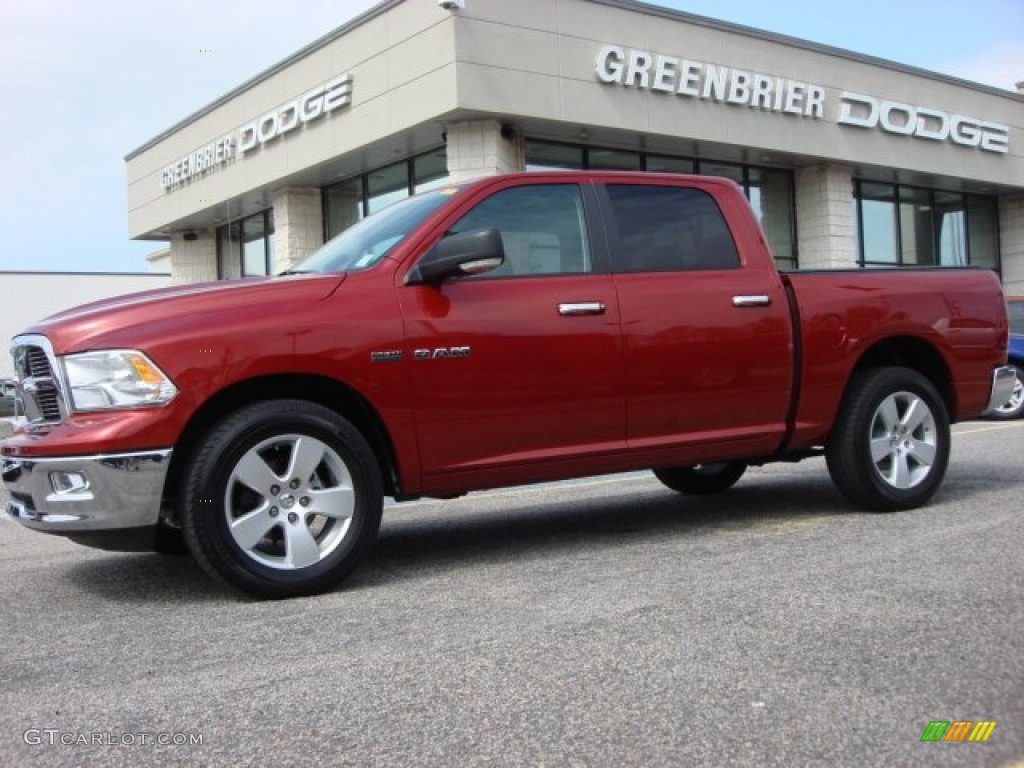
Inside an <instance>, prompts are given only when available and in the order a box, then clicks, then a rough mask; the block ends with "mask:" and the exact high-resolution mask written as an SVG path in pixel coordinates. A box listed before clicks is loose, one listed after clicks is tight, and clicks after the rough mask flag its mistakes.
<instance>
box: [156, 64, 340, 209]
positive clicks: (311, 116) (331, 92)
mask: <svg viewBox="0 0 1024 768" xmlns="http://www.w3.org/2000/svg"><path fill="white" fill-rule="evenodd" d="M351 103H352V75H341V76H340V77H336V78H334V79H333V80H331V81H329V82H327V83H325V84H324V85H321V86H318V87H316V88H314V89H312V90H311V91H308V92H307V93H305V94H303V95H302V96H300V97H298V98H296V99H292V100H291V101H289V102H287V103H286V104H282V105H281V106H280V107H278V108H277V109H273V110H271V111H270V112H267V114H265V115H263V116H262V117H260V118H259V119H257V120H253V121H252V122H249V123H246V124H245V125H243V126H242V127H241V128H240V129H239V130H238V134H237V135H234V134H229V135H227V136H222V137H221V138H219V139H217V140H215V141H212V142H210V143H209V144H207V145H206V146H204V147H200V148H199V149H197V150H195V151H194V152H190V153H189V154H187V155H185V157H182V158H179V159H178V160H177V161H175V162H174V163H172V164H171V165H168V166H167V167H166V168H164V169H163V170H162V171H161V172H160V186H161V187H163V189H164V191H165V192H170V191H171V190H172V189H174V188H175V187H177V186H179V185H181V184H184V183H185V182H188V181H190V180H192V179H194V178H196V177H198V176H202V175H203V174H205V173H207V172H208V171H212V170H216V169H219V168H221V167H223V166H225V165H227V164H228V163H231V162H233V161H235V160H236V159H241V158H243V157H245V154H246V153H247V152H252V151H254V150H257V149H260V148H261V147H262V146H263V145H264V144H266V143H267V142H269V141H273V140H274V139H277V138H281V137H283V136H286V135H287V134H288V133H290V132H291V131H294V130H295V129H297V128H302V127H303V126H305V125H307V124H308V123H311V122H313V121H314V120H317V119H319V118H321V117H323V116H324V115H328V114H330V113H331V112H333V111H335V110H337V109H340V108H342V107H347V106H349V105H350V104H351Z"/></svg>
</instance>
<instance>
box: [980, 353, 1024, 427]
mask: <svg viewBox="0 0 1024 768" xmlns="http://www.w3.org/2000/svg"><path fill="white" fill-rule="evenodd" d="M1013 370H1014V372H1015V373H1016V374H1017V380H1016V381H1014V382H1013V394H1011V395H1010V399H1009V400H1007V401H1006V402H1005V403H1003V404H1002V405H1000V406H999V407H998V408H996V409H995V410H993V411H992V412H991V413H989V414H988V418H990V419H995V420H996V421H1009V420H1010V419H1019V418H1020V417H1021V416H1022V415H1024V368H1021V367H1020V366H1019V365H1014V366H1013Z"/></svg>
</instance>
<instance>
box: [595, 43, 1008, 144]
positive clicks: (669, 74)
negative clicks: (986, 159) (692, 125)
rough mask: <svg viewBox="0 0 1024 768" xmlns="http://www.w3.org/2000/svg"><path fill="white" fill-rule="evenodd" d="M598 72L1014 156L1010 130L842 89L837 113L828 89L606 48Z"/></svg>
mask: <svg viewBox="0 0 1024 768" xmlns="http://www.w3.org/2000/svg"><path fill="white" fill-rule="evenodd" d="M594 69H595V71H596V73H597V78H598V79H599V80H600V81H601V82H602V83H606V84H608V85H622V86H624V87H627V88H637V89H640V90H649V91H654V92H658V93H664V94H672V95H675V96H679V97H683V98H688V99H697V100H702V101H715V102H721V103H724V104H729V105H732V106H737V107H750V108H753V109H758V110H761V111H763V112H777V113H780V114H788V115H798V116H800V117H806V118H810V119H812V120H824V119H828V117H829V115H831V116H832V119H833V120H834V121H835V122H836V123H838V124H840V125H850V126H854V127H857V128H865V129H873V130H880V131H884V132H885V133H892V134H896V135H900V136H910V137H913V138H916V139H926V140H929V141H940V142H943V141H948V142H951V143H953V144H956V145H958V146H961V147H973V148H977V149H981V150H984V151H986V152H998V153H1002V154H1005V153H1007V152H1009V150H1010V128H1009V126H1006V125H1002V124H1000V123H993V122H989V121H987V120H981V119H979V118H976V117H970V116H967V115H960V114H954V113H949V112H945V111H943V110H939V109H933V108H930V107H919V106H915V105H912V104H904V103H901V102H896V101H889V100H885V99H879V98H876V97H874V96H868V95H866V94H862V93H855V92H853V91H842V92H841V93H840V94H839V103H838V105H837V107H836V108H835V109H834V110H830V107H829V103H828V93H827V91H826V89H825V88H824V87H823V86H821V85H816V84H814V83H807V82H802V81H799V80H791V79H788V78H783V77H775V76H773V75H767V74H762V73H760V72H749V71H747V70H743V69H736V68H734V67H725V66H719V65H717V64H709V63H706V62H703V61H693V60H690V59H681V58H678V57H675V56H665V55H662V54H658V53H651V52H649V51H640V50H635V49H628V48H622V47H619V46H617V45H606V46H604V47H603V48H601V50H600V51H599V52H598V54H597V59H596V61H595V64H594Z"/></svg>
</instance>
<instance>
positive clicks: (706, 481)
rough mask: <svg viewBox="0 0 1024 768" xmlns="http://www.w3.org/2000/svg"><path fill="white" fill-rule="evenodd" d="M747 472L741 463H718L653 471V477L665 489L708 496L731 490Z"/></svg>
mask: <svg viewBox="0 0 1024 768" xmlns="http://www.w3.org/2000/svg"><path fill="white" fill-rule="evenodd" d="M746 471H747V465H746V463H745V462H742V461H719V462H716V463H714V464H696V465H694V466H692V467H670V468H668V469H656V470H654V476H655V477H656V478H658V479H659V480H660V481H661V482H662V483H663V484H664V485H665V486H666V487H668V488H671V489H672V490H673V491H676V492H678V493H685V494H689V495H690V496H708V495H711V494H714V493H722V491H727V490H729V489H730V488H732V487H733V486H734V485H736V483H737V482H738V481H739V479H740V478H741V477H743V473H744V472H746Z"/></svg>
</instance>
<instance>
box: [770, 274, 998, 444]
mask: <svg viewBox="0 0 1024 768" xmlns="http://www.w3.org/2000/svg"><path fill="white" fill-rule="evenodd" d="M785 279H786V280H788V281H789V282H790V284H791V285H792V286H793V290H794V293H795V295H796V301H797V305H798V308H799V312H800V333H801V337H802V339H801V340H802V345H803V360H804V362H803V369H802V372H801V379H800V393H801V395H800V403H799V408H798V410H797V414H796V420H795V425H794V432H793V439H792V446H793V447H803V446H809V445H816V444H820V443H822V442H823V441H824V440H825V438H826V436H827V435H828V432H829V430H830V429H831V426H832V423H833V421H834V420H835V417H836V413H837V412H838V409H839V405H840V402H841V400H842V396H843V392H844V391H845V389H846V385H847V383H848V382H849V380H850V376H851V374H852V372H853V370H854V368H855V367H856V366H857V364H858V362H860V361H861V360H862V359H863V358H864V356H865V355H867V354H869V353H870V352H871V350H872V349H873V348H877V347H878V346H879V345H884V344H886V343H889V342H894V341H895V342H899V340H902V339H916V340H920V341H923V342H925V343H927V344H928V345H929V346H931V347H932V348H934V349H935V350H936V351H937V352H938V353H939V355H941V359H942V364H943V366H944V367H945V369H946V371H947V372H948V374H949V377H950V380H951V381H952V391H951V392H950V393H949V394H950V395H951V398H952V403H953V408H952V413H951V414H950V415H951V418H952V419H953V420H954V421H957V420H962V419H968V418H972V417H974V416H977V415H979V414H980V413H981V412H982V410H983V409H984V408H985V406H986V404H987V402H988V397H989V392H990V387H991V384H992V371H993V368H994V367H996V366H997V365H1000V364H1001V363H1002V362H1003V361H1004V360H1005V358H1006V338H1007V324H1006V315H1005V312H1004V311H1003V302H1002V300H1001V289H1000V286H999V281H998V279H997V278H996V276H995V274H994V273H992V272H989V271H987V270H982V269H955V270H951V269H948V268H947V269H921V270H917V269H915V270H884V271H883V270H850V271H843V272H835V271H831V272H828V271H826V272H813V273H812V272H806V273H800V272H797V273H790V274H788V275H786V276H785Z"/></svg>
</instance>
